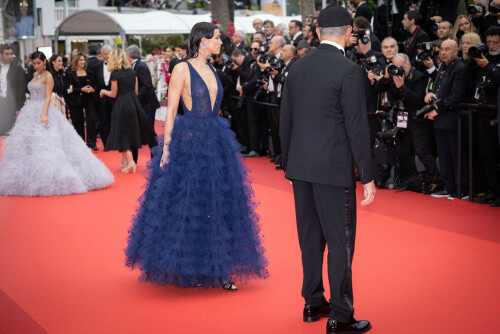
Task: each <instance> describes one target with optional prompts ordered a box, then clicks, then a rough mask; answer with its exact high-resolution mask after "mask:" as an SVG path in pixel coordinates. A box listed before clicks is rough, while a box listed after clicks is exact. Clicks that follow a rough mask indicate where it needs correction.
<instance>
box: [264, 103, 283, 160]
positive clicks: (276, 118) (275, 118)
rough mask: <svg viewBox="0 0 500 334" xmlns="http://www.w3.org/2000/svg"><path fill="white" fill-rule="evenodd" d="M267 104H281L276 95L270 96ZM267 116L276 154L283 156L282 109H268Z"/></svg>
mask: <svg viewBox="0 0 500 334" xmlns="http://www.w3.org/2000/svg"><path fill="white" fill-rule="evenodd" d="M267 102H268V103H273V104H279V101H278V97H277V96H276V94H268V95H267ZM267 116H268V122H269V129H270V130H271V140H272V141H273V150H274V154H276V155H279V154H281V141H280V128H279V124H280V107H279V106H276V107H272V106H268V107H267Z"/></svg>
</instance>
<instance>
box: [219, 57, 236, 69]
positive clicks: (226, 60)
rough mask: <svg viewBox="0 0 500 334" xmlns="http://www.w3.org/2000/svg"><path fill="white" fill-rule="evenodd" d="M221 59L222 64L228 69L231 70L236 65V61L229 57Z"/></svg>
mask: <svg viewBox="0 0 500 334" xmlns="http://www.w3.org/2000/svg"><path fill="white" fill-rule="evenodd" d="M220 59H221V62H222V64H223V65H226V67H227V68H228V69H230V70H231V69H233V67H234V66H235V65H236V64H235V63H234V61H233V60H232V59H231V58H229V57H228V56H224V57H221V58H220Z"/></svg>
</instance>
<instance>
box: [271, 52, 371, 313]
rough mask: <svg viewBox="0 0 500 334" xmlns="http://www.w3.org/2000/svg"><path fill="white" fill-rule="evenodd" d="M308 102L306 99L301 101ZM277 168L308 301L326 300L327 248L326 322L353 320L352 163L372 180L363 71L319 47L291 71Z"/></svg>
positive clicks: (316, 303)
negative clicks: (288, 188) (290, 197)
mask: <svg viewBox="0 0 500 334" xmlns="http://www.w3.org/2000/svg"><path fill="white" fill-rule="evenodd" d="M304 97H307V98H304ZM280 137H281V146H282V163H283V167H284V168H285V170H286V177H287V178H288V179H291V180H292V183H293V191H294V198H295V212H296V218H297V231H298V236H299V244H300V248H301V251H302V265H303V271H304V280H303V285H302V296H303V297H304V298H305V301H306V304H309V305H313V306H320V305H321V304H322V303H324V302H325V297H324V296H323V293H324V287H323V281H322V264H323V256H324V250H325V245H328V250H329V252H328V276H329V283H330V291H331V299H330V307H331V308H332V311H331V314H330V317H331V318H333V319H335V320H339V321H342V322H350V321H352V317H353V314H354V308H353V307H352V302H353V295H352V272H351V263H352V256H353V252H354V240H355V233H356V198H355V190H354V166H353V161H354V162H355V163H356V165H357V167H358V173H359V176H360V178H361V182H362V183H363V184H365V183H368V182H370V181H371V180H372V174H371V166H372V161H371V146H370V131H369V128H368V119H367V111H366V104H365V90H364V86H363V73H362V70H361V69H360V68H359V66H357V65H356V64H354V63H353V62H351V61H350V60H349V59H347V58H345V57H344V56H343V54H342V52H341V51H340V50H339V49H337V48H336V47H334V46H332V45H329V44H325V43H322V44H320V46H319V47H318V49H317V50H315V51H313V52H311V53H309V54H307V55H305V56H304V57H303V58H302V59H300V60H299V61H297V62H296V63H295V64H294V65H293V67H292V68H291V70H290V72H289V74H288V77H287V80H286V82H285V88H284V91H283V98H282V100H281V120H280Z"/></svg>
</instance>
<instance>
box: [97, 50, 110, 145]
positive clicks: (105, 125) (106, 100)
mask: <svg viewBox="0 0 500 334" xmlns="http://www.w3.org/2000/svg"><path fill="white" fill-rule="evenodd" d="M112 49H113V48H112V47H111V46H109V45H104V46H103V47H102V48H101V55H102V59H103V60H102V61H100V62H99V64H98V65H96V66H94V68H93V70H94V72H93V76H94V82H95V83H96V85H97V89H96V92H100V91H101V89H106V90H111V81H110V78H111V72H109V71H108V59H109V54H110V53H111V50H112ZM95 96H96V101H97V103H96V106H97V117H98V119H99V132H100V134H101V139H102V143H103V145H104V151H109V149H108V148H107V147H106V142H107V140H108V136H109V131H110V129H111V111H112V110H113V104H114V103H115V99H113V98H110V97H108V96H106V95H104V96H103V97H100V96H99V94H96V95H95Z"/></svg>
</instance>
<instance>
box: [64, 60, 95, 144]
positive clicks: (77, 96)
mask: <svg viewBox="0 0 500 334" xmlns="http://www.w3.org/2000/svg"><path fill="white" fill-rule="evenodd" d="M71 70H72V71H71V72H69V73H68V84H69V89H68V95H69V106H70V112H71V121H72V122H73V126H74V127H75V129H76V132H78V134H79V135H80V137H82V139H83V140H85V125H84V124H85V123H86V125H87V146H88V147H90V148H92V149H93V150H94V151H97V150H98V148H97V146H96V138H97V134H96V128H95V113H96V110H95V101H94V96H93V94H94V92H95V89H94V87H95V83H94V82H93V81H92V80H91V77H90V76H89V75H87V56H85V55H84V54H83V53H78V54H77V55H76V57H75V58H74V59H73V61H72V62H71ZM84 110H85V117H84ZM85 121H86V122H85Z"/></svg>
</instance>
